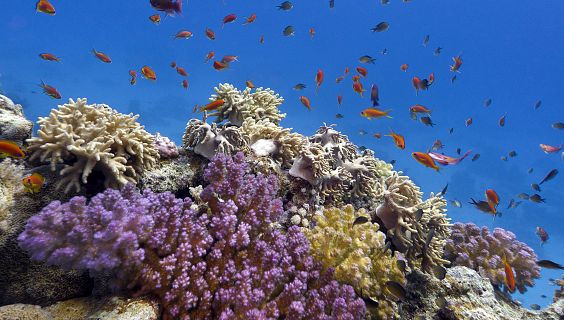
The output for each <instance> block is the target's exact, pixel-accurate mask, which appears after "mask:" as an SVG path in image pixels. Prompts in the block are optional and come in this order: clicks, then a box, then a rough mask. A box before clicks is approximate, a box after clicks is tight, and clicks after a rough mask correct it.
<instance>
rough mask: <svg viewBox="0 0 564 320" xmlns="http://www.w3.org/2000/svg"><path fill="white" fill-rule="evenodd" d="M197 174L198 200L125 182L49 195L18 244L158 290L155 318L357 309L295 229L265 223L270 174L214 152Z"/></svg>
mask: <svg viewBox="0 0 564 320" xmlns="http://www.w3.org/2000/svg"><path fill="white" fill-rule="evenodd" d="M204 176H205V179H206V180H207V181H208V182H209V183H210V184H209V185H208V186H207V187H206V188H205V189H204V190H203V191H202V193H201V199H202V200H203V202H202V203H199V204H198V205H197V206H196V205H194V204H192V202H191V201H190V200H189V199H185V200H179V199H176V198H175V197H174V196H173V195H172V194H170V193H164V194H154V193H152V192H151V191H145V193H144V194H143V195H140V194H139V193H138V192H137V191H136V190H135V189H134V187H133V186H128V187H126V188H125V189H124V190H123V191H122V192H121V193H120V192H118V191H115V190H107V191H105V192H104V193H102V194H100V195H98V196H96V197H94V198H93V199H92V201H91V202H90V203H89V204H87V203H86V200H85V199H83V198H74V199H73V200H71V202H69V203H67V204H61V203H59V202H54V203H52V204H51V205H49V206H48V207H46V208H45V209H43V211H42V212H41V213H40V214H39V215H37V216H35V217H34V218H32V219H31V220H30V222H29V223H28V225H27V226H26V230H25V231H24V233H22V234H21V235H20V238H19V239H20V244H21V246H22V247H23V248H24V249H26V250H28V251H29V252H31V254H32V256H33V258H34V259H36V260H46V261H48V262H49V263H51V264H58V265H64V266H66V267H72V268H85V269H91V270H96V271H101V270H113V271H114V272H115V273H116V280H117V281H116V284H120V285H121V287H122V288H123V287H127V288H128V289H130V290H132V291H133V292H134V293H136V294H153V295H155V296H157V297H159V298H160V300H161V303H162V306H163V309H164V319H188V318H219V319H232V318H245V319H268V318H280V317H285V318H288V319H290V318H291V319H306V318H307V319H360V318H362V317H363V316H364V313H365V306H364V302H363V301H362V300H361V299H359V298H358V297H356V296H355V294H354V291H353V289H352V288H351V287H350V286H346V285H340V284H338V283H337V282H335V281H333V280H332V279H333V278H332V270H322V269H321V267H320V265H319V264H317V263H316V262H314V260H313V258H312V256H311V254H310V247H309V242H308V240H307V238H306V237H305V236H304V235H303V234H302V233H301V231H300V229H299V228H298V227H293V228H290V229H289V230H288V232H287V233H286V234H284V233H282V232H281V231H279V230H273V229H271V227H270V224H271V222H274V221H276V219H278V218H279V217H280V215H281V214H282V212H283V210H282V202H281V201H280V200H279V199H276V193H277V183H276V179H274V178H272V177H265V176H262V175H258V176H255V175H252V174H249V173H248V167H247V164H246V163H245V161H244V156H243V155H242V154H237V155H236V156H235V157H233V158H230V157H227V156H225V155H222V154H220V155H218V156H216V157H215V158H214V159H213V160H212V161H211V163H210V165H209V166H208V168H207V169H206V171H205V175H204ZM108 225H112V227H111V228H107V227H106V226H108ZM78 234H80V237H81V239H79V240H80V241H75V240H77V239H74V238H73V240H72V241H71V240H70V239H69V237H71V235H74V236H78ZM104 237H105V238H104ZM95 243H97V244H98V246H97V247H94V244H95ZM60 249H62V252H63V254H57V255H55V254H54V253H55V252H58V250H60ZM67 249H68V250H67Z"/></svg>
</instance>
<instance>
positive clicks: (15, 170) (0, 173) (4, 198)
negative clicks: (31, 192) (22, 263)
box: [0, 159, 24, 238]
mask: <svg viewBox="0 0 564 320" xmlns="http://www.w3.org/2000/svg"><path fill="white" fill-rule="evenodd" d="M23 169H24V168H23V166H22V165H17V164H16V163H14V162H13V161H12V159H5V160H3V161H1V162H0V234H4V233H6V232H7V231H8V225H9V220H10V219H11V216H12V213H11V210H12V207H13V206H14V201H15V200H14V196H15V195H17V194H18V193H20V192H23V185H22V182H21V181H22V179H23ZM0 238H3V236H0Z"/></svg>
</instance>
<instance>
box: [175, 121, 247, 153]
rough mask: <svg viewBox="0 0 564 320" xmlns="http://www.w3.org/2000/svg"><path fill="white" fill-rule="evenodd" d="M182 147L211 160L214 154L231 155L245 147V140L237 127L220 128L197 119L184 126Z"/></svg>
mask: <svg viewBox="0 0 564 320" xmlns="http://www.w3.org/2000/svg"><path fill="white" fill-rule="evenodd" d="M182 143H183V144H182V146H183V147H184V148H185V149H191V150H193V151H194V152H195V153H197V154H199V155H201V156H203V157H205V158H207V159H211V158H213V157H214V156H215V155H216V154H218V153H221V154H227V155H233V154H235V153H236V152H237V151H242V150H244V148H245V147H246V143H245V140H244V138H243V136H242V134H241V132H240V131H239V129H238V128H237V127H233V126H228V127H225V126H222V127H218V126H217V124H215V123H213V124H212V125H209V124H208V123H206V122H205V119H204V121H201V120H197V119H191V120H190V121H189V122H188V124H187V125H186V132H185V133H184V136H183V137H182Z"/></svg>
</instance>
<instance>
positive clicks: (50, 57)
mask: <svg viewBox="0 0 564 320" xmlns="http://www.w3.org/2000/svg"><path fill="white" fill-rule="evenodd" d="M39 57H40V58H41V59H43V60H47V61H56V62H61V58H59V57H56V56H55V55H53V54H50V53H40V54H39Z"/></svg>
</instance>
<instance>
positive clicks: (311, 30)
mask: <svg viewBox="0 0 564 320" xmlns="http://www.w3.org/2000/svg"><path fill="white" fill-rule="evenodd" d="M309 36H310V37H311V38H312V39H313V36H315V29H313V28H309Z"/></svg>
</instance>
